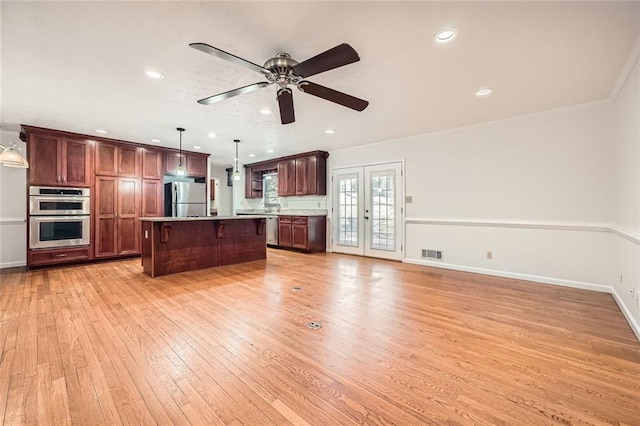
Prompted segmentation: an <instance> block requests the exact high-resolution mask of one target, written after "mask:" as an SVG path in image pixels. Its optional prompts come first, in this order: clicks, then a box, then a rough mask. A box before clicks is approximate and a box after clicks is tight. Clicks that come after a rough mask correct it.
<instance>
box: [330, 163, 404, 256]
mask: <svg viewBox="0 0 640 426" xmlns="http://www.w3.org/2000/svg"><path fill="white" fill-rule="evenodd" d="M391 163H400V171H401V175H400V182H401V188H400V200H402V203H401V205H400V207H401V209H402V210H401V213H400V219H399V220H400V223H401V228H402V232H401V233H400V238H401V241H400V242H399V243H400V245H401V247H402V250H401V257H400V261H401V262H402V263H404V262H405V259H406V251H405V250H404V242H405V241H406V232H407V226H406V223H405V217H406V215H407V212H406V211H405V210H406V209H407V206H406V202H405V200H406V199H405V187H406V183H407V174H406V168H405V166H406V161H405V157H402V158H400V159H389V160H385V161H374V162H371V163H356V164H345V165H341V166H338V167H331V169H330V170H329V173H327V180H328V181H329V182H328V185H327V197H328V203H327V207H328V208H327V219H328V220H327V222H328V226H327V228H328V229H327V252H328V253H333V225H334V223H333V219H334V207H335V205H334V194H333V174H334V172H335V171H339V170H342V169H351V168H355V167H362V168H363V169H364V167H367V166H381V165H384V164H391Z"/></svg>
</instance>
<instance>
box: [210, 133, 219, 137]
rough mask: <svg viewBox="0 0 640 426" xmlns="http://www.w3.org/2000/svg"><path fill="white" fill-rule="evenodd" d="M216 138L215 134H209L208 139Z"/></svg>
mask: <svg viewBox="0 0 640 426" xmlns="http://www.w3.org/2000/svg"><path fill="white" fill-rule="evenodd" d="M216 136H218V135H216V134H215V133H213V132H211V133H209V137H210V138H215V137H216Z"/></svg>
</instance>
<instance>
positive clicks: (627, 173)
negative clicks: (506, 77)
mask: <svg viewBox="0 0 640 426" xmlns="http://www.w3.org/2000/svg"><path fill="white" fill-rule="evenodd" d="M613 109H614V117H615V118H614V127H615V131H614V137H613V138H612V139H611V140H610V142H611V147H612V152H613V162H612V175H613V185H612V194H613V197H612V198H613V200H612V205H613V209H612V223H613V228H614V230H615V231H616V232H615V235H614V237H613V238H614V241H613V251H614V255H613V257H614V263H613V265H612V282H613V286H614V288H615V296H616V300H617V301H618V303H619V304H620V305H621V308H622V310H623V312H624V313H625V315H627V318H628V319H630V322H633V321H634V322H635V329H636V333H638V338H640V325H639V324H640V294H639V293H640V65H639V64H638V63H636V65H635V67H634V68H633V69H632V71H631V74H630V75H629V78H628V79H627V81H626V83H625V84H624V86H623V87H622V89H621V91H620V92H619V93H618V96H617V97H616V99H615V102H614V107H613Z"/></svg>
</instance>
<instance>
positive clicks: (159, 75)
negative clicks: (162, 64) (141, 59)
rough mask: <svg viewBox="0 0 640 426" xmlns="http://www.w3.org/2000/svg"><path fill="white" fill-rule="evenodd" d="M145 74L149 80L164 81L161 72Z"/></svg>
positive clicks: (147, 71)
mask: <svg viewBox="0 0 640 426" xmlns="http://www.w3.org/2000/svg"><path fill="white" fill-rule="evenodd" d="M144 73H145V74H146V75H147V77H149V78H155V79H157V80H162V79H163V78H164V74H162V73H161V72H160V71H155V70H146V71H145V72H144Z"/></svg>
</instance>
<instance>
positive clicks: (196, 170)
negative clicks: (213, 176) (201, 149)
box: [164, 152, 207, 177]
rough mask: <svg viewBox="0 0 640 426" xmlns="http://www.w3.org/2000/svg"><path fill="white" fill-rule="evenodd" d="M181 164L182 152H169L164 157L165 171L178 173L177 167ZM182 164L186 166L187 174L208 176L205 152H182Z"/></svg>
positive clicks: (171, 173) (172, 173) (173, 173)
mask: <svg viewBox="0 0 640 426" xmlns="http://www.w3.org/2000/svg"><path fill="white" fill-rule="evenodd" d="M178 164H180V153H178V152H167V153H165V158H164V166H165V168H164V172H165V173H167V174H170V175H175V174H176V169H177V168H178ZM182 164H183V165H184V166H185V168H186V175H187V176H195V177H202V176H207V156H206V155H203V154H194V153H186V152H183V153H182Z"/></svg>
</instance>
